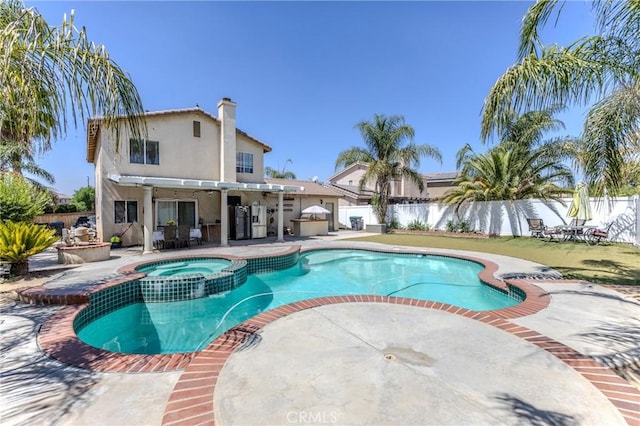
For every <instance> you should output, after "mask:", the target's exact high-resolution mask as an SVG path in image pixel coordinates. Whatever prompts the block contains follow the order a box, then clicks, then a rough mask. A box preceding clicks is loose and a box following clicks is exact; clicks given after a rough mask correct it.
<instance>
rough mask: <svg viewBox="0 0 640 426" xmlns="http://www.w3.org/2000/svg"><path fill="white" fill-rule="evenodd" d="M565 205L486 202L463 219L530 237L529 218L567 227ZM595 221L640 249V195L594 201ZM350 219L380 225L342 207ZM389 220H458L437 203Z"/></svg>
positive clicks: (368, 212)
mask: <svg viewBox="0 0 640 426" xmlns="http://www.w3.org/2000/svg"><path fill="white" fill-rule="evenodd" d="M563 201H564V202H565V205H562V204H561V203H560V202H556V201H544V200H518V201H514V202H509V201H482V202H476V203H473V204H470V205H466V206H465V207H463V208H462V209H461V210H460V218H461V219H464V220H467V221H469V222H470V223H471V227H472V228H473V229H474V230H475V231H478V232H483V233H487V234H495V235H502V236H509V235H525V236H526V235H530V234H529V227H528V225H527V220H526V219H527V218H540V219H542V220H544V223H545V225H547V226H554V225H562V224H567V223H569V222H570V221H571V218H568V217H567V212H568V210H569V204H570V203H571V198H566V199H564V200H563ZM591 209H592V214H593V218H592V219H591V220H590V221H588V222H587V223H586V224H587V225H593V226H599V227H600V226H604V225H606V224H607V223H609V222H610V221H613V222H614V224H613V226H612V227H611V230H610V235H611V236H610V239H611V240H612V241H619V242H627V243H633V244H635V245H638V246H640V229H639V226H640V195H634V196H633V197H618V198H610V199H609V200H608V202H605V200H604V199H602V198H592V199H591ZM350 216H362V218H363V219H364V223H365V224H377V223H378V221H377V220H376V216H375V214H374V213H373V208H372V206H345V207H340V223H341V224H342V225H346V227H347V228H350V227H351V222H350V220H349V217H350ZM388 217H393V218H395V220H397V221H398V222H399V223H400V224H401V225H402V226H405V227H406V226H407V225H408V224H409V223H410V222H412V221H414V220H416V219H417V220H419V221H420V222H422V223H423V224H427V225H429V226H430V227H431V229H445V226H446V224H447V222H448V221H449V220H458V219H459V218H457V217H456V215H455V213H454V207H453V206H449V205H444V204H437V203H426V204H395V205H391V206H389V210H388Z"/></svg>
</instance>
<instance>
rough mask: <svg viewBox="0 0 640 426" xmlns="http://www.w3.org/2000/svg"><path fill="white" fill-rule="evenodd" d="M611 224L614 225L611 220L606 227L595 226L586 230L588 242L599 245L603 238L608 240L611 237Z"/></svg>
mask: <svg viewBox="0 0 640 426" xmlns="http://www.w3.org/2000/svg"><path fill="white" fill-rule="evenodd" d="M611 225H613V222H610V223H609V224H608V225H607V226H605V227H604V228H602V229H600V228H593V229H589V230H587V232H586V235H585V237H586V240H587V244H594V245H596V246H597V245H598V244H600V241H602V240H605V241H606V240H607V238H609V230H610V229H611Z"/></svg>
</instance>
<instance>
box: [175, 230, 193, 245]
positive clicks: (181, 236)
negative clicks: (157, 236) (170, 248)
mask: <svg viewBox="0 0 640 426" xmlns="http://www.w3.org/2000/svg"><path fill="white" fill-rule="evenodd" d="M190 229H191V227H190V226H189V225H178V248H180V247H182V243H184V245H185V247H190V246H191V244H189V240H190V239H191V238H190V236H189V231H190Z"/></svg>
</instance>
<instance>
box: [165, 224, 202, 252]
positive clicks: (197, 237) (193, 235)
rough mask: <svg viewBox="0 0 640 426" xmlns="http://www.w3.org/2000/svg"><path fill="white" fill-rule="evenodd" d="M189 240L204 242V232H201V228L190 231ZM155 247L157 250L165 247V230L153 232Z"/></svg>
mask: <svg viewBox="0 0 640 426" xmlns="http://www.w3.org/2000/svg"><path fill="white" fill-rule="evenodd" d="M177 235H178V230H176V236H177ZM189 239H190V240H194V241H197V242H198V243H200V242H201V241H202V231H201V230H200V228H191V229H189ZM153 245H154V247H155V248H158V247H159V246H160V245H164V230H163V229H158V230H156V231H153Z"/></svg>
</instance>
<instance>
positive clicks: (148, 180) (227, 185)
mask: <svg viewBox="0 0 640 426" xmlns="http://www.w3.org/2000/svg"><path fill="white" fill-rule="evenodd" d="M109 180H111V181H113V182H115V183H117V184H119V185H124V186H138V185H141V186H144V185H149V186H154V187H158V188H177V189H180V188H183V189H218V190H223V189H232V190H238V191H269V192H281V191H284V192H293V191H304V186H294V185H279V184H273V183H244V182H220V181H217V180H198V179H180V178H167V177H153V176H122V175H111V174H110V175H109Z"/></svg>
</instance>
